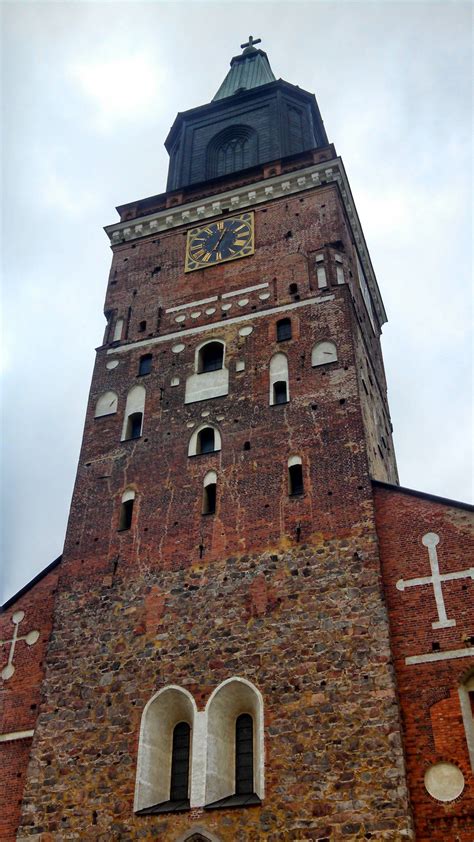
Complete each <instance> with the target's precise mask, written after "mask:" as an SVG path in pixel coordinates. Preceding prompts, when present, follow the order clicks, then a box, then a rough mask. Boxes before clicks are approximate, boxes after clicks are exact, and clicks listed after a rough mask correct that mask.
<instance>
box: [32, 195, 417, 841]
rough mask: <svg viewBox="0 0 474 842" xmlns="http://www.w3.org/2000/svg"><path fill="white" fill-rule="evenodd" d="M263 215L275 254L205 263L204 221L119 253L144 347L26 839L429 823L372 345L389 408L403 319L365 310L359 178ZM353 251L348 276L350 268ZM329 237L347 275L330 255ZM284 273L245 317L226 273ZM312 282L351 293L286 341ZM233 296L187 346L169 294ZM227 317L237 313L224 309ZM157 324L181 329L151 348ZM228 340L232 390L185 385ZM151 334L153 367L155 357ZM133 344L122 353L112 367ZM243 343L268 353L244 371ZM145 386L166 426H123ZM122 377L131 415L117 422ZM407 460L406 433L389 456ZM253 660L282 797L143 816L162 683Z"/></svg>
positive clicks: (77, 597)
mask: <svg viewBox="0 0 474 842" xmlns="http://www.w3.org/2000/svg"><path fill="white" fill-rule="evenodd" d="M255 232H256V253H255V256H254V257H252V258H248V259H242V260H239V261H235V262H232V263H228V264H224V265H222V266H217V267H213V268H209V269H206V270H203V271H199V272H194V273H191V274H188V275H185V274H184V272H183V269H184V253H185V242H186V239H185V234H186V230H185V228H183V229H175V230H173V231H170V232H169V233H167V234H165V235H163V236H162V235H160V237H159V238H153V237H150V238H148V239H144V240H142V241H140V242H138V243H133V244H130V243H128V244H125V245H123V246H119V247H116V248H115V249H114V255H113V263H112V270H111V274H110V280H109V288H108V292H107V300H106V312H107V314H108V316H109V320H110V329H109V330H108V331H107V342H109V341H110V338H111V336H112V335H113V333H112V332H111V331H113V327H114V323H115V319H116V318H124V320H125V323H126V337H125V338H124V339H123V341H122V342H121V343H120V344H121V345H124V344H125V345H126V344H127V343H135V344H134V345H133V347H132V348H129V349H127V350H125V351H123V352H121V353H120V352H119V348H120V344H119V345H118V346H111V345H110V344H106V345H105V346H104V347H102V348H100V349H99V350H98V353H97V362H96V367H95V371H94V376H93V382H92V389H91V397H90V402H89V407H88V412H87V417H86V424H85V433H84V441H83V447H82V451H81V457H80V465H79V471H78V476H77V481H76V487H75V491H74V497H73V503H72V509H71V518H70V522H69V527H68V532H67V537H66V545H65V553H64V562H63V565H62V568H61V580H60V588H59V593H58V598H57V603H56V619H55V629H54V636H53V641H52V644H51V647H50V650H49V655H48V666H47V673H46V678H45V682H44V697H45V700H46V701H45V705H44V707H43V709H42V713H41V717H40V720H39V723H38V728H37V733H36V735H35V740H34V744H33V749H32V755H31V764H30V768H29V776H28V786H27V792H26V795H25V801H24V809H23V814H22V820H21V827H20V835H19V838H20V839H26V838H30V837H32V836H38V834H41V833H42V834H44V838H45V839H48V840H62V839H77V838H86V839H117V840H118V839H134V838H137V839H138V838H143V839H150V840H152V839H153V840H155V839H160V840H161V839H163V840H170V842H173V840H175V839H176V838H178V837H179V835H180V834H181V833H182V832H183V831H184V830H185V829H186V828H190V827H191V826H192V824H193V823H194V822H196V821H199V823H200V824H204V825H205V826H206V827H208V828H209V829H210V830H214V831H215V832H216V833H217V834H218V836H219V838H221V839H222V840H242V842H243V840H249V841H251V840H257V839H268V840H293V839H295V840H296V839H301V840H303V839H321V838H328V839H329V838H330V839H332V840H335V839H350V838H352V839H356V838H375V839H390V840H397V839H403V838H407V836H409V835H410V827H411V824H410V822H411V819H410V815H409V808H408V803H407V793H406V788H405V782H404V767H403V754H402V749H401V740H400V723H399V717H398V707H397V699H396V693H395V685H394V676H393V674H392V667H391V663H390V650H389V639H388V623H387V616H386V609H385V606H384V601H383V597H382V592H381V588H380V569H379V562H378V555H377V543H376V533H375V523H374V513H373V504H372V488H371V483H370V479H369V473H370V472H369V464H372V463H371V461H370V460H371V457H370V454H369V453H368V448H367V443H366V440H367V419H366V418H365V417H364V415H363V411H362V410H361V393H360V389H361V379H360V378H361V374H360V367H361V359H362V355H363V354H367V353H368V354H369V355H370V357H371V360H372V365H373V367H374V369H377V371H378V372H379V383H380V388H379V390H378V393H377V395H376V394H375V392H374V397H373V401H374V403H377V401H380V403H381V404H383V405H385V404H386V398H385V392H384V388H385V387H384V379H383V367H382V362H381V355H380V345H379V339H378V337H376V336H375V335H374V334H373V333H372V334H371V333H370V331H369V330H368V327H367V324H366V323H365V322H366V320H364V318H362V316H361V315H360V312H359V315H358V308H359V311H360V308H361V307H363V305H362V301H361V297H360V292H359V290H358V287H357V284H356V282H355V277H356V275H355V268H354V252H353V246H352V238H351V233H350V230H349V228H348V225H347V222H346V219H345V216H344V214H343V212H342V205H341V201H340V196H339V193H338V189H337V188H336V187H334V186H331V187H322V188H318V189H316V188H315V189H314V190H311V191H308V192H307V193H305V194H304V196H293V197H291V198H288V200H287V201H284V200H278V201H274V202H269V203H268V205H267V206H266V207H261V206H260V207H259V208H258V209H257V210H256V212H255ZM335 250H337V251H338V253H340V254H342V256H343V261H344V269H345V273H346V278H347V280H348V281H349V284H348V285H344V286H337V285H336V284H335V278H334V266H333V257H334V255H333V252H334V251H335ZM321 252H323V253H324V255H325V265H326V269H327V272H328V279H329V289H328V290H325V291H324V292H321V291H320V290H318V288H317V282H316V274H315V254H316V253H321ZM263 282H268V284H269V292H270V294H271V295H270V299H268V300H267V301H262V300H260V299H259V298H258V294H257V293H249V294H248V295H247V294H245V298H248V299H249V300H248V302H247V303H246V304H243V305H242V306H241V307H240V306H239V305H238V300H239V297H237V298H236V299H234V300H233V308H232V309H231V310H230V311H229V313H228V315H227V317H224V316H223V315H222V311H221V304H222V299H221V298H220V296H221V295H222V293H224V292H228V291H230V290H238V289H242V288H244V287H248V286H253V285H254V284H259V283H263ZM294 283H296V284H297V285H298V291H297V295H298V296H299V301H300V302H303V301H304V300H305V299H306V298H309V297H315V296H318V297H320V298H321V297H324V298H326V297H327V296H328V295H330V296H331V298H329V299H327V300H323V301H319V302H317V303H315V304H312V305H311V306H307V305H306V306H303V307H298V308H297V309H293V310H292V311H291V318H292V325H293V338H292V340H291V341H289V342H285V343H280V344H278V343H277V342H276V341H275V323H276V321H277V319H278V318H281V314H274V313H270V312H268V311H269V310H270V308H271V307H274V306H277V305H279V306H281V305H283V306H286V305H291V304H294V303H297V302H298V300H297V299H296V298H295V293H294V292H293V293H291V292H290V290H289V285H290V284H294ZM211 295H217V296H218V302H217V304H216V309H217V312H216V314H215V315H214V316H212V317H209V318H208V321H207V322H205V321H204V318H205V314H204V312H203V310H204V308H199V307H197V308H196V310H199V309H200V310H201V315H200V316H199V317H198V318H196V319H193V320H191V319H190V318H189V316H188V318H187V321H186V322H185V325H184V330H186V329H188V328H190V327H196V326H200V325H209V330H206V331H205V332H204V333H201V334H195V335H186V334H184V335H183V336H182V342H183V344H184V345H185V348H184V350H183V351H182V352H181V353H179V354H175V353H173V351H172V347H173V345H175V344H176V342H177V341H178V339H179V338H180V335H181V334H183V329H182V328H180V327H179V325H178V324H177V323H176V322H175V321H174V316H173V314H166V312H165V311H166V309H167V308H168V307H171V306H176V305H178V304H180V303H184V302H188V301H192V300H199V299H201V298H207V297H209V296H211ZM246 313H248V314H250V315H252V314H253V313H254V314H255V316H254V317H253V318H252V320H250V321H249V322H245V324H250V325H252V327H253V332H252V333H251V335H250V336H248V337H242V336H240V335H239V328H240V327H241V326H242V323H232V321H231V320H232V318H233V317H234V316H236V315H238V316H240V315H244V314H246ZM257 313H262V314H263V315H261V316H259V317H257ZM206 318H207V317H206ZM145 320H146V323H147V326H146V330H145V331H143V330H140V322H142V321H145ZM217 320H222V321H224V324H223V325H220V326H219V327H214V328H213V326H212V324H213V322H215V321H217ZM170 332H173V334H178V336H177V337H176V336H175V335H174V336H171V335H169V334H170ZM148 334H151V336H150V337H149V336H148ZM157 337H166V338H165V341H163V342H161V341H160V342H158V343H155V344H153V345H152V346H151V347H149V346H148V347H147V345H146V343H145V344H141V345H138V342H142V341H143V340H144V339H147V338H157ZM207 337H209V338H210V337H216V338H220V339H222V340H224V341H225V342H226V366H228V368H229V383H230V386H229V394H228V395H227V396H226V397H222V398H218V399H214V400H210V401H203V402H200V403H195V404H189V405H185V404H184V385H185V380H186V377H188V376H189V375H190V374H191V373H192V372H193V365H194V355H195V348H196V345H197V344H198V342H201V341H202V340H203V339H205V338H207ZM321 339H331V340H333V341H334V342H335V343H336V345H337V349H338V361H337V362H335V363H331V364H329V365H327V366H323V367H321V368H316V369H313V368H312V367H311V348H312V346H313V344H314V343H315V342H316V341H318V340H321ZM109 350H112V351H113V353H112V354H108V353H107V351H109ZM147 351H151V352H152V353H153V368H152V372H151V373H150V374H149V375H147V376H145V377H137V372H138V362H139V358H140V355H141V354H143V353H145V352H147ZM277 351H284V352H285V353H286V354H287V356H288V364H289V377H290V396H291V400H290V403H288V404H286V405H282V406H274V407H270V406H269V405H268V394H269V385H268V374H269V373H268V367H269V362H270V358H271V356H272V354H273V353H275V352H277ZM111 359H117V360H118V361H119V365H118V366H117V367H116V368H114V369H112V370H108V369H107V368H106V362H107V361H109V360H111ZM238 360H243V361H244V362H245V371H243V372H237V371H236V365H235V364H236V362H237V361H238ZM174 377H179V378H180V384H179V386H177V387H171V379H172V378H174ZM138 382H140V383H142V384H143V385H145V386H146V389H147V400H146V408H145V422H144V428H143V435H142V437H141V439H140V440H136V441H129V442H120V436H121V429H122V420H123V411H124V408H125V400H126V394H127V392H128V390H129V389H130V388H131V386H133V385H134V384H135V383H138ZM109 389H113V390H114V391H115V392H117V394H118V396H119V405H118V406H119V411H118V413H117V414H116V415H111V416H107V417H104V418H99V419H94V417H93V415H94V407H95V404H96V401H97V398H98V397H99V395H100V394H102V393H103V392H104V391H106V390H109ZM203 412H204V413H209V414H208V415H205V416H203V414H202V413H203ZM203 417H205V418H206V419H207V420H209V421H210V422H212V423H214V424H215V425H216V426H217V427H218V428H219V430H220V432H221V435H222V450H221V451H220V452H219V453H214V454H206V455H202V456H197V457H193V458H188V456H187V444H188V439H189V436H190V435H191V432H192V427H191V425H194V426H196V425H197V424H199V423H200V422H201V421H202V420H203ZM188 425H189V426H188ZM245 442H250V449H244V443H245ZM294 454H297V455H300V456H301V457H302V460H303V473H304V483H305V493H304V495H303V496H301V497H298V498H289V497H288V478H287V461H288V457H289V456H291V455H294ZM372 461H373V460H372ZM210 469H212V470H215V471H216V472H217V475H218V496H217V510H216V514H215V515H214V516H212V517H203V516H202V514H201V494H202V482H203V477H204V475H205V473H206V472H207V471H208V470H210ZM394 470H396V468H395V462H394V457H393V451H392V453H391V454H390V455H389V456H388V457H387V459H386V464H385V466H384V465H383V464H382V460H381V464H380V475H381V477H382V478H387V477H389V476H391V474H390V471H394ZM127 486H133V487H134V488H135V489H136V500H135V506H134V514H133V523H132V528H131V529H130V530H129V531H127V532H121V533H119V532H118V531H117V527H118V517H119V506H120V499H121V494H122V492H123V489H124V488H125V487H127ZM298 539H299V540H298ZM233 675H239V676H242V677H246V678H248V679H250V680H251V681H253V682H254V683H255V684H256V685H257V687H258V688H259V689H260V691H261V692H262V694H263V698H264V703H265V745H266V796H265V799H264V802H263V805H262V806H261V807H253V808H248V809H243V810H242V809H239V810H217V811H212V812H209V813H206V812H205V811H199V810H193V811H190V812H189V813H183V814H180V815H179V816H178V815H175V816H172V817H169V816H166V815H163V816H155V817H150V816H149V817H144V816H142V817H136V816H134V814H133V790H134V778H135V768H136V758H137V743H138V732H139V723H140V716H141V712H142V710H143V707H144V705H145V703H146V701H147V700H148V699H149V698H150V696H151V695H152V694H153V693H154V692H156V690H158V689H160V688H161V687H163V686H165V685H167V684H169V683H173V684H179V685H183V686H185V687H187V688H188V689H189V690H190V691H191V692H192V693H193V694H194V696H195V698H196V701H197V703H198V705H199V706H200V707H201V708H202V707H203V706H204V705H205V703H206V701H207V699H208V698H209V696H210V694H211V692H212V690H213V689H214V688H215V687H216V686H217V685H218V684H219V683H220V682H221V681H223V680H225V679H227V678H230V677H231V676H233ZM382 706H383V710H384V715H383V718H382V719H381V716H380V710H381V707H382Z"/></svg>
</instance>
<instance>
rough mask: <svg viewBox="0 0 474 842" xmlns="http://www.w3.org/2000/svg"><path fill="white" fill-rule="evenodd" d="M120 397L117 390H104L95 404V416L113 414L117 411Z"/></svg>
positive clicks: (100, 416)
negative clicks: (116, 392)
mask: <svg viewBox="0 0 474 842" xmlns="http://www.w3.org/2000/svg"><path fill="white" fill-rule="evenodd" d="M117 402H118V398H117V395H116V394H115V392H104V394H103V395H101V396H100V397H99V399H98V401H97V403H96V405H95V413H94V418H102V417H103V416H104V415H113V414H114V413H115V412H117Z"/></svg>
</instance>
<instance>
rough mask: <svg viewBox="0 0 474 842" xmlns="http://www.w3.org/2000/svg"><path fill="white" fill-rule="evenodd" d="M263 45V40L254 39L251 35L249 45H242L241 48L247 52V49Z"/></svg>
mask: <svg viewBox="0 0 474 842" xmlns="http://www.w3.org/2000/svg"><path fill="white" fill-rule="evenodd" d="M261 43H262V39H261V38H254V37H253V35H249V40H248V41H247V43H246V44H241V45H240V48H241V50H245V49H246V48H247V47H253V46H254V45H255V44H261Z"/></svg>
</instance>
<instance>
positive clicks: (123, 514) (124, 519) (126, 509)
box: [119, 500, 133, 532]
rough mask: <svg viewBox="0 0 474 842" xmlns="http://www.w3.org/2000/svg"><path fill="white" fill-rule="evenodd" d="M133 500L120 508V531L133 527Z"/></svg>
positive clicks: (127, 501)
mask: <svg viewBox="0 0 474 842" xmlns="http://www.w3.org/2000/svg"><path fill="white" fill-rule="evenodd" d="M132 515H133V500H126V501H125V503H122V506H121V508H120V521H119V530H120V531H121V532H122V531H124V530H125V529H130V527H131V525H132Z"/></svg>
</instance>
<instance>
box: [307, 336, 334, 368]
mask: <svg viewBox="0 0 474 842" xmlns="http://www.w3.org/2000/svg"><path fill="white" fill-rule="evenodd" d="M336 360H337V349H336V346H335V344H334V342H329V341H327V340H324V341H323V342H317V343H316V345H314V347H313V350H312V351H311V365H312V366H313V367H314V366H317V365H326V363H334V362H336Z"/></svg>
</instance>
